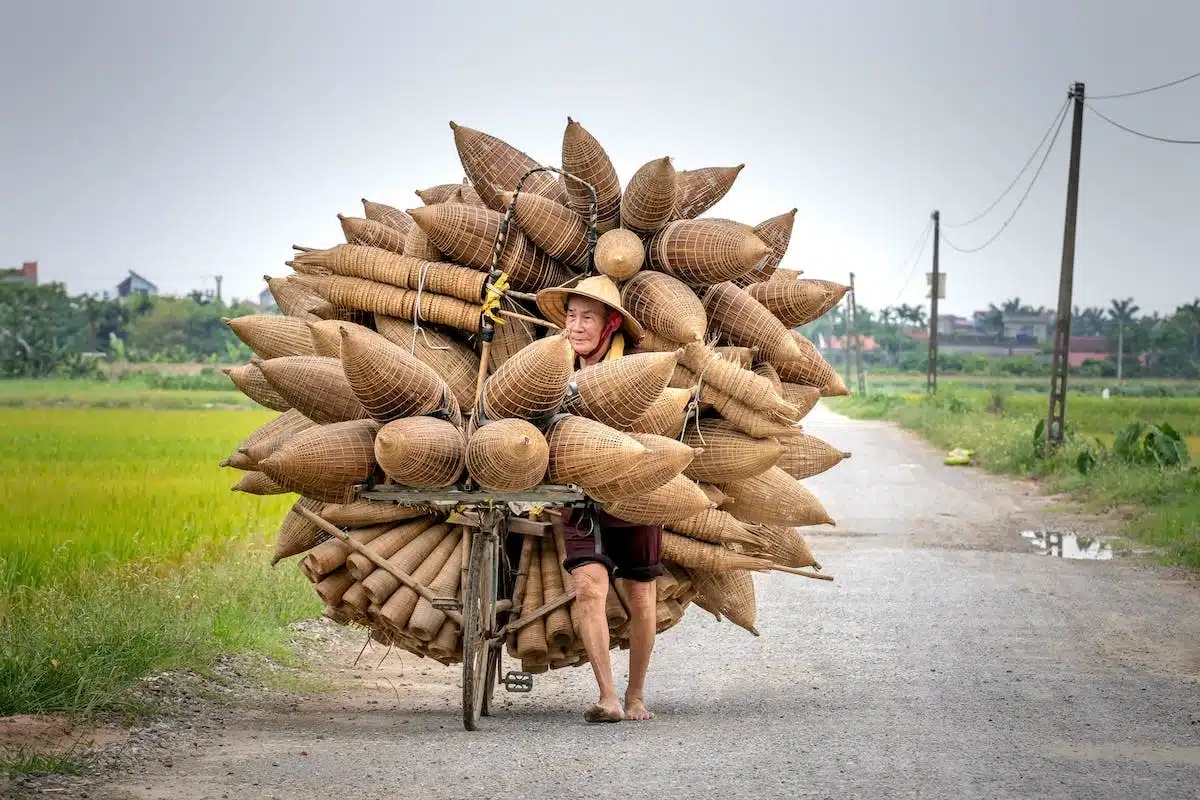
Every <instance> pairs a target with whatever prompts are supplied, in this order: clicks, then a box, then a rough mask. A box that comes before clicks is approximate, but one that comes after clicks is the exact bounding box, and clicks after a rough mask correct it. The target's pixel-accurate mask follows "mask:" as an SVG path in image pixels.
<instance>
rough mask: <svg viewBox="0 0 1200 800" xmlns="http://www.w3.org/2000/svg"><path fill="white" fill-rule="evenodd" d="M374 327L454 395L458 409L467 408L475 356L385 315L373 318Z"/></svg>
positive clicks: (476, 361) (425, 329)
mask: <svg viewBox="0 0 1200 800" xmlns="http://www.w3.org/2000/svg"><path fill="white" fill-rule="evenodd" d="M375 327H376V328H377V329H378V330H379V333H380V335H381V336H383V337H384V338H385V339H387V340H388V341H389V342H391V343H392V344H395V345H397V346H399V347H400V348H402V349H404V350H407V351H408V352H410V353H412V354H413V355H414V356H416V357H417V358H419V359H420V360H421V361H424V362H425V363H426V364H428V365H429V366H430V367H432V368H433V370H434V372H436V373H437V374H438V375H440V376H441V377H442V380H444V381H445V382H446V385H447V386H449V387H450V391H452V392H454V397H455V398H456V399H457V400H458V405H459V407H460V408H470V407H471V404H472V403H473V402H474V401H475V383H476V380H477V378H478V376H479V356H478V354H476V353H475V351H474V350H472V349H471V348H470V347H467V346H466V345H465V344H463V343H462V342H459V341H457V340H455V339H452V338H450V337H449V336H446V335H444V334H442V333H439V332H438V331H435V330H432V329H431V328H429V326H427V325H422V326H421V328H420V330H418V329H417V328H415V327H414V326H413V324H412V323H411V322H409V321H408V320H403V319H398V318H396V317H389V316H387V315H385V314H376V315H375ZM504 327H507V326H504Z"/></svg>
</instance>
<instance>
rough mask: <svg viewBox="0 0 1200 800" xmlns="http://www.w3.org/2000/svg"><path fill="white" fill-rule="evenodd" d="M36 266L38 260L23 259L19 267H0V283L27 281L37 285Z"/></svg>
mask: <svg viewBox="0 0 1200 800" xmlns="http://www.w3.org/2000/svg"><path fill="white" fill-rule="evenodd" d="M37 267H38V262H36V261H25V262H23V263H22V264H21V266H19V267H10V268H9V269H0V283H28V284H31V285H33V286H37V278H38V274H37Z"/></svg>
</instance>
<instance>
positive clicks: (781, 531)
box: [756, 525, 821, 569]
mask: <svg viewBox="0 0 1200 800" xmlns="http://www.w3.org/2000/svg"><path fill="white" fill-rule="evenodd" d="M758 535H759V537H760V539H761V541H762V545H761V547H760V549H759V550H758V551H757V553H756V555H760V556H762V557H763V558H769V559H770V560H771V561H774V562H775V563H776V564H779V565H780V566H784V567H793V568H796V569H801V568H803V567H816V568H818V569H820V567H821V565H820V564H819V563H818V562H817V559H816V558H815V557H814V556H813V552H812V550H811V549H810V548H809V546H808V542H806V541H805V540H804V537H803V536H801V535H800V532H799V531H798V530H796V529H795V528H785V527H782V526H779V525H760V526H759V527H758Z"/></svg>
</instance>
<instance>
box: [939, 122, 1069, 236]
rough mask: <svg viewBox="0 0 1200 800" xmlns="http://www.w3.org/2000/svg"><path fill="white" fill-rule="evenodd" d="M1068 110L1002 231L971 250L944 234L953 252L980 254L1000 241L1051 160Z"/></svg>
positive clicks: (1002, 226)
mask: <svg viewBox="0 0 1200 800" xmlns="http://www.w3.org/2000/svg"><path fill="white" fill-rule="evenodd" d="M1066 110H1067V106H1065V105H1064V106H1063V111H1062V113H1060V114H1059V118H1058V127H1056V128H1055V129H1054V138H1052V139H1051V140H1050V145H1049V146H1048V147H1047V148H1046V152H1045V153H1043V154H1042V161H1041V163H1040V164H1038V167H1037V171H1036V172H1034V173H1033V178H1032V179H1031V180H1030V181H1029V185H1028V186H1026V187H1025V193H1024V194H1022V195H1021V199H1020V200H1019V201H1018V202H1017V207H1016V208H1014V209H1013V211H1012V213H1011V214H1009V215H1008V219H1006V220H1004V224H1003V225H1001V226H1000V230H998V231H996V232H995V233H994V234H992V236H991V238H990V239H988V240H987V241H986V242H984V243H983V244H981V245H979V246H978V247H970V248H964V247H959V246H958V245H956V244H955V243H954V242H952V241H950V240H949V239H948V238H946V234H944V233H943V234H942V241H943V242H945V243H946V244H947V245H948V246H949V247H950V249H951V250H957V251H958V252H960V253H966V254H970V253H978V252H979V251H980V250H982V249H984V248H985V247H987V246H988V245H990V244H991V243H992V242H994V241H996V240H997V239H999V238H1000V234H1002V233H1004V231H1005V230H1007V229H1008V225H1009V223H1010V222H1012V221H1013V219H1014V218H1016V216H1017V213H1018V212H1019V211H1020V210H1021V207H1022V206H1024V205H1025V201H1026V200H1027V199H1029V193H1030V192H1032V191H1033V187H1034V186H1036V185H1037V181H1038V177H1039V176H1040V175H1041V174H1042V170H1043V169H1044V168H1045V166H1046V161H1047V160H1049V158H1050V154H1051V153H1052V152H1054V143H1055V142H1057V141H1058V134H1059V133H1061V132H1062V126H1063V123H1064V122H1066V120H1067V115H1066Z"/></svg>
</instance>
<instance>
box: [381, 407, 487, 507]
mask: <svg viewBox="0 0 1200 800" xmlns="http://www.w3.org/2000/svg"><path fill="white" fill-rule="evenodd" d="M465 457H466V443H465V442H464V441H463V434H462V431H461V430H459V429H458V428H456V427H455V426H454V425H453V424H452V423H449V422H446V421H445V420H440V419H433V418H432V417H412V418H410V419H398V420H396V421H395V422H389V423H388V424H387V425H384V426H383V427H382V428H380V429H379V433H378V435H376V437H375V460H376V461H378V462H379V466H380V467H382V468H383V471H384V472H385V473H386V474H387V476H388V477H389V478H391V479H392V480H394V481H395V482H396V483H399V484H401V485H403V486H413V487H416V488H419V489H434V488H437V487H440V486H449V485H450V484H452V483H454V482H455V481H457V480H458V478H459V476H460V475H462V471H463V462H464V459H465Z"/></svg>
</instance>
